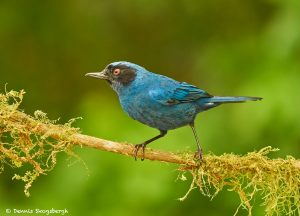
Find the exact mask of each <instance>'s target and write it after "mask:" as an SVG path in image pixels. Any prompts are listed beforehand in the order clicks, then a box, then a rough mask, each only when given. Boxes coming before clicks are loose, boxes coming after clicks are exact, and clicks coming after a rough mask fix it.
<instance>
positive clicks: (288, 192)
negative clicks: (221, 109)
mask: <svg viewBox="0 0 300 216" xmlns="http://www.w3.org/2000/svg"><path fill="white" fill-rule="evenodd" d="M24 93H25V92H24V91H19V92H17V91H9V92H5V93H4V94H0V173H1V172H3V171H4V167H5V168H7V166H6V165H8V166H9V167H11V168H12V169H15V170H16V174H15V175H14V176H13V179H18V180H22V181H24V182H25V189H24V191H25V194H26V196H29V188H30V187H31V186H32V183H33V182H34V181H35V180H36V178H37V177H39V176H40V175H45V174H47V173H48V172H49V171H51V170H52V169H53V168H54V167H55V165H56V163H57V154H58V153H59V152H65V153H67V154H68V155H72V156H75V157H78V156H76V155H75V154H74V153H73V152H72V147H73V146H76V145H77V146H81V147H90V148H95V149H99V150H103V151H109V152H114V153H118V154H123V155H127V156H133V152H134V145H131V144H127V143H118V142H113V141H109V140H104V139H100V138H96V137H91V136H87V135H83V134H80V133H79V129H78V128H73V127H72V126H71V124H72V122H74V119H72V120H70V121H69V122H67V123H66V124H58V123H57V121H51V120H49V119H48V118H47V116H46V114H45V113H43V112H42V111H36V112H35V113H34V116H30V115H27V114H25V113H24V112H22V111H20V109H19V106H20V104H21V102H22V99H23V95H24ZM276 150H277V149H273V148H271V147H266V148H263V149H261V150H260V151H255V152H250V153H248V154H246V155H242V156H241V155H235V154H227V153H225V154H223V155H220V156H217V155H214V154H212V153H210V154H207V155H205V157H204V158H205V160H204V162H202V163H201V164H200V166H199V165H198V163H197V162H196V161H195V160H194V157H193V154H191V153H181V154H175V153H171V152H163V151H157V150H152V149H149V148H147V149H146V153H145V159H149V160H155V161H161V162H168V163H175V164H179V165H180V166H179V170H180V174H179V176H180V179H181V180H186V179H187V178H186V177H185V176H186V174H187V173H191V176H192V183H191V186H190V189H189V190H188V192H187V194H186V195H185V196H184V197H183V198H181V199H180V200H181V201H183V200H184V199H186V198H187V196H188V194H189V193H190V192H191V191H192V190H193V189H195V188H198V189H200V192H201V193H202V194H204V195H205V196H208V197H210V198H213V197H215V196H216V195H217V194H218V193H219V192H220V191H222V190H224V189H226V190H228V191H233V192H235V193H236V194H237V195H238V196H239V198H240V201H241V202H240V205H239V207H238V208H237V212H238V211H239V210H240V208H244V209H246V210H247V211H248V214H249V215H252V208H253V206H254V204H257V203H254V201H253V200H254V196H256V195H259V196H260V197H261V199H262V200H263V202H262V203H261V204H262V205H264V206H265V213H266V215H273V214H278V215H291V214H295V215H299V214H300V161H299V160H296V159H295V158H293V157H292V156H287V157H286V158H285V159H281V158H277V159H270V158H269V157H268V155H269V153H271V152H272V151H276ZM138 157H141V154H140V153H139V154H138ZM237 212H236V213H237Z"/></svg>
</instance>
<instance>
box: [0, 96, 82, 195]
mask: <svg viewBox="0 0 300 216" xmlns="http://www.w3.org/2000/svg"><path fill="white" fill-rule="evenodd" d="M24 94H25V92H24V91H22V90H21V91H20V92H17V91H9V92H6V93H5V94H0V172H3V171H4V167H5V166H4V165H8V166H10V167H12V168H13V169H15V170H16V173H15V175H14V176H13V177H12V179H16V180H22V181H23V182H25V188H24V192H25V195H26V196H29V195H30V193H29V189H30V187H31V186H32V183H33V182H34V181H35V180H36V179H37V178H38V177H39V176H40V175H46V174H47V173H48V172H49V171H51V170H52V169H53V168H54V167H55V165H56V162H57V154H58V153H59V152H66V153H67V154H69V155H73V156H74V155H75V154H74V153H73V152H72V149H71V147H72V145H71V140H69V137H70V135H72V134H74V133H77V132H78V129H76V128H72V127H71V124H72V123H73V122H74V119H72V120H70V121H69V122H67V123H66V124H64V125H55V127H54V126H53V124H54V123H56V122H57V121H51V120H49V119H48V118H47V115H46V114H45V113H43V112H42V111H39V110H38V111H35V113H34V116H33V117H31V116H30V119H32V122H24V121H26V120H25V119H24V120H23V122H22V121H21V122H20V121H16V119H15V118H16V116H15V113H17V110H18V108H19V105H20V104H21V102H22V99H23V95H24ZM18 113H19V111H18ZM23 114H24V113H23ZM24 115H26V114H24ZM26 116H28V115H26ZM33 125H34V126H35V127H36V129H33V127H32V126H33ZM40 125H47V126H49V128H47V132H46V133H43V134H42V135H41V134H40V133H38V127H39V126H40ZM58 130H59V133H60V134H62V136H64V139H53V138H51V135H52V134H57V132H58Z"/></svg>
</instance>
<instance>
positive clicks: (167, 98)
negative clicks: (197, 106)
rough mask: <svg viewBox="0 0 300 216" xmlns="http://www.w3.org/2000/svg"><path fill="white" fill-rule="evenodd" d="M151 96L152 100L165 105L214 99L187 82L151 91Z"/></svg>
mask: <svg viewBox="0 0 300 216" xmlns="http://www.w3.org/2000/svg"><path fill="white" fill-rule="evenodd" d="M149 94H150V96H151V98H152V99H154V100H156V101H158V102H160V103H162V104H165V105H174V104H179V103H188V102H193V101H196V100H199V99H200V98H209V97H212V95H210V94H209V93H207V92H206V91H204V90H202V89H199V88H197V87H196V86H193V85H190V84H188V83H185V82H182V83H179V82H177V83H176V85H170V86H166V88H158V89H155V90H151V91H150V92H149Z"/></svg>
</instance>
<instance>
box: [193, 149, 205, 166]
mask: <svg viewBox="0 0 300 216" xmlns="http://www.w3.org/2000/svg"><path fill="white" fill-rule="evenodd" d="M194 158H195V159H196V160H197V161H198V162H199V164H201V163H202V162H204V158H203V153H202V150H198V151H196V152H195V155H194Z"/></svg>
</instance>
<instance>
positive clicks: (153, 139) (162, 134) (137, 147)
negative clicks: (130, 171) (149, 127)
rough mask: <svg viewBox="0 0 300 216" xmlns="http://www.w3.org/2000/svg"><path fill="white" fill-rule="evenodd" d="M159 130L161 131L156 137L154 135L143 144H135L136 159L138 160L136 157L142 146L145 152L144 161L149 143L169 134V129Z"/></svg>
mask: <svg viewBox="0 0 300 216" xmlns="http://www.w3.org/2000/svg"><path fill="white" fill-rule="evenodd" d="M159 131H160V134H159V135H157V136H155V137H153V138H151V139H149V140H147V141H145V142H143V143H142V144H137V145H135V149H134V159H135V160H136V157H137V154H138V152H139V150H140V148H142V153H143V155H142V161H143V160H144V156H145V148H146V146H147V145H148V144H149V143H151V142H153V141H155V140H157V139H159V138H161V137H163V136H165V135H166V134H167V131H164V130H159Z"/></svg>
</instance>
